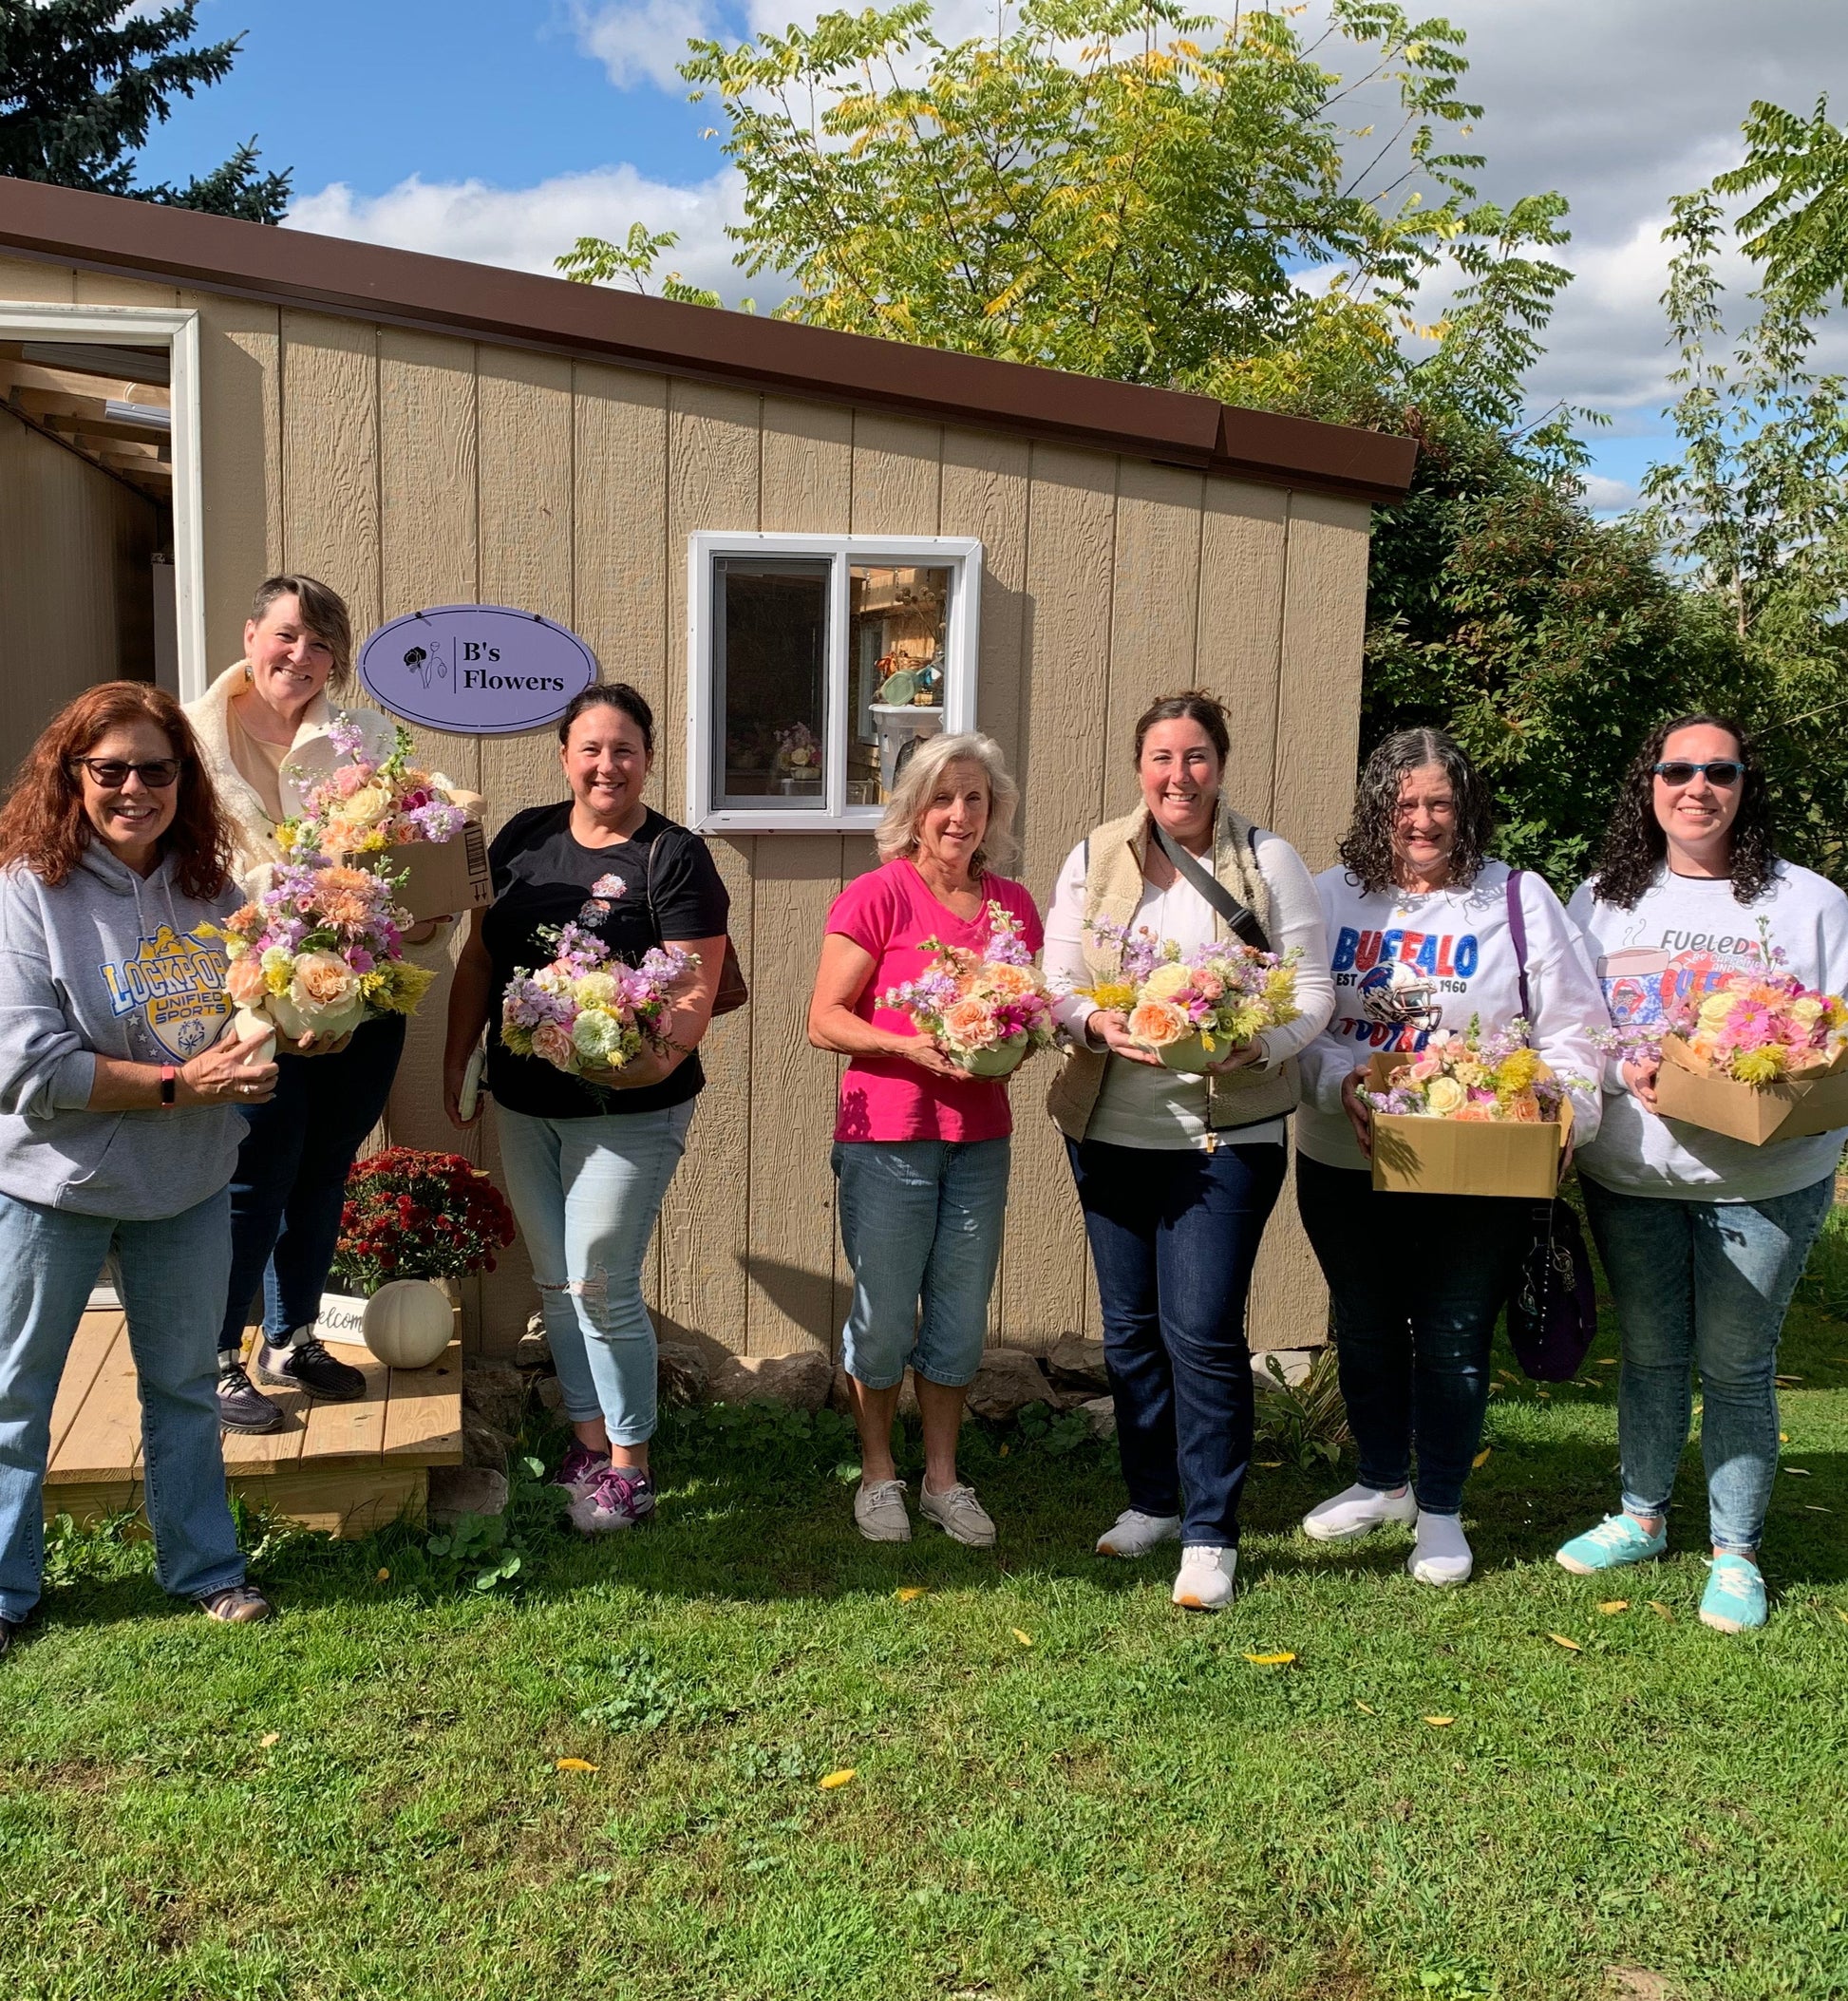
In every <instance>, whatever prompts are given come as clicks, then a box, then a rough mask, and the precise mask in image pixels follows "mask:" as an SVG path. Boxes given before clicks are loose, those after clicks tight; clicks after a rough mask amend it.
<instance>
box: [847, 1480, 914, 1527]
mask: <svg viewBox="0 0 1848 2001" xmlns="http://www.w3.org/2000/svg"><path fill="white" fill-rule="evenodd" d="M854 1526H855V1527H856V1528H857V1529H858V1531H859V1532H860V1534H861V1535H862V1536H864V1537H865V1538H866V1539H867V1541H869V1542H909V1541H910V1540H911V1517H910V1516H909V1515H907V1514H906V1513H905V1482H903V1481H902V1480H876V1481H874V1482H872V1483H871V1484H870V1485H869V1484H868V1483H867V1482H865V1481H863V1480H862V1481H861V1482H860V1483H859V1485H858V1486H857V1487H856V1488H855V1489H854Z"/></svg>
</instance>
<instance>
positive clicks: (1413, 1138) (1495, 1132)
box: [1367, 1052, 1572, 1202]
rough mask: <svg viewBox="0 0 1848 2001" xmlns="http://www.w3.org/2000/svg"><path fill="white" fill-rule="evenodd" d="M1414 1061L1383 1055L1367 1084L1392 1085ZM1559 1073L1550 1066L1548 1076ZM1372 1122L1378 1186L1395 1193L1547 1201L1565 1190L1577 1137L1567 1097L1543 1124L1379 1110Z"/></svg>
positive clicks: (1375, 1059)
mask: <svg viewBox="0 0 1848 2001" xmlns="http://www.w3.org/2000/svg"><path fill="white" fill-rule="evenodd" d="M1412 1060H1413V1059H1412V1058H1411V1056H1410V1055H1408V1054H1405V1053H1403V1052H1395V1053H1393V1054H1390V1055H1387V1054H1376V1055H1375V1056H1374V1057H1373V1058H1372V1059H1371V1060H1370V1061H1369V1062H1368V1064H1367V1088H1368V1089H1369V1090H1373V1091H1385V1090H1389V1089H1390V1088H1391V1085H1392V1073H1393V1072H1394V1071H1395V1070H1396V1069H1399V1068H1400V1067H1402V1066H1404V1065H1405V1064H1408V1063H1410V1062H1411V1061H1412ZM1552 1074H1553V1073H1552V1071H1550V1070H1549V1069H1548V1068H1547V1067H1546V1066H1545V1065H1544V1064H1542V1065H1541V1067H1540V1075H1541V1076H1542V1077H1543V1078H1544V1077H1550V1076H1551V1075H1552ZM1372 1127H1373V1185H1374V1187H1375V1188H1380V1189H1384V1190H1386V1192H1387V1193H1388V1194H1393V1195H1499V1196H1507V1197H1511V1198H1515V1199H1525V1200H1527V1201H1534V1202H1546V1201H1551V1200H1552V1199H1553V1198H1554V1196H1555V1195H1556V1194H1557V1192H1558V1188H1559V1172H1560V1167H1561V1164H1562V1163H1563V1161H1564V1160H1565V1152H1566V1142H1567V1141H1568V1140H1569V1139H1570V1138H1571V1136H1572V1100H1571V1099H1570V1098H1567V1099H1565V1100H1563V1101H1562V1102H1561V1104H1560V1106H1559V1117H1558V1119H1557V1120H1556V1121H1549V1122H1547V1123H1541V1124H1537V1125H1520V1124H1517V1123H1515V1122H1514V1121H1513V1120H1507V1119H1498V1120H1493V1121H1488V1120H1484V1121H1480V1122H1479V1121H1474V1120H1462V1121H1459V1120H1456V1119H1411V1118H1405V1117H1403V1116H1401V1115H1400V1114H1398V1113H1394V1112H1375V1113H1374V1114H1373V1117H1372Z"/></svg>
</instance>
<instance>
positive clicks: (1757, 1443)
mask: <svg viewBox="0 0 1848 2001" xmlns="http://www.w3.org/2000/svg"><path fill="white" fill-rule="evenodd" d="M1834 1183H1835V1177H1834V1176H1833V1175H1830V1176H1828V1177H1827V1178H1825V1179H1824V1180H1820V1181H1816V1182H1813V1183H1812V1184H1811V1185H1810V1186H1809V1187H1807V1188H1800V1189H1798V1190H1797V1192H1796V1193H1795V1194H1794V1195H1781V1196H1777V1197H1775V1198H1774V1199H1772V1200H1770V1201H1767V1202H1699V1201H1679V1200H1675V1199H1668V1198H1663V1197H1660V1196H1636V1195H1619V1194H1617V1193H1616V1192H1615V1191H1614V1190H1613V1189H1610V1188H1602V1187H1600V1186H1599V1185H1598V1184H1597V1182H1595V1181H1593V1180H1587V1181H1585V1183H1584V1187H1585V1209H1586V1213H1587V1215H1588V1216H1589V1217H1590V1218H1591V1223H1592V1236H1593V1239H1594V1240H1595V1241H1596V1244H1597V1251H1598V1255H1599V1256H1600V1257H1601V1258H1602V1259H1603V1260H1604V1270H1605V1274H1606V1276H1607V1277H1608V1278H1609V1279H1610V1281H1611V1296H1612V1299H1613V1300H1614V1301H1615V1303H1616V1308H1617V1319H1618V1322H1619V1323H1620V1325H1621V1327H1622V1330H1623V1373H1622V1376H1621V1378H1620V1380H1619V1383H1618V1389H1617V1447H1618V1457H1619V1459H1620V1461H1621V1462H1622V1466H1623V1487H1624V1491H1623V1504H1624V1506H1625V1507H1626V1508H1627V1509H1629V1510H1630V1512H1631V1514H1633V1515H1660V1514H1663V1513H1665V1512H1666V1511H1667V1508H1668V1505H1669V1494H1670V1493H1671V1492H1672V1491H1673V1488H1674V1483H1675V1469H1676V1468H1677V1467H1678V1466H1679V1465H1680V1463H1681V1454H1682V1448H1683V1447H1684V1446H1685V1445H1686V1444H1687V1443H1688V1423H1689V1420H1690V1418H1691V1416H1692V1411H1693V1372H1694V1370H1695V1369H1699V1370H1700V1373H1701V1456H1702V1458H1703V1459H1704V1460H1705V1461H1706V1463H1707V1523H1708V1528H1709V1531H1710V1534H1711V1539H1712V1542H1713V1545H1714V1547H1715V1548H1717V1549H1722V1550H1736V1551H1738V1552H1740V1553H1742V1554H1749V1553H1750V1552H1751V1551H1753V1550H1756V1549H1757V1547H1758V1545H1759V1540H1760V1539H1761V1537H1763V1533H1764V1516H1765V1510H1766V1509H1767V1507H1768V1506H1769V1505H1770V1501H1771V1483H1772V1482H1773V1481H1774V1480H1775V1479H1776V1477H1777V1471H1778V1386H1777V1381H1776V1376H1777V1368H1778V1336H1779V1335H1780V1333H1782V1331H1783V1316H1784V1309H1785V1308H1786V1307H1788V1306H1789V1304H1790V1295H1791V1293H1794V1292H1795V1291H1796V1290H1797V1281H1798V1279H1799V1278H1801V1276H1802V1274H1803V1264H1804V1260H1805V1259H1806V1258H1807V1257H1808V1256H1809V1254H1810V1246H1811V1245H1812V1244H1814V1243H1815V1241H1816V1239H1817V1236H1818V1235H1819V1233H1820V1230H1821V1228H1822V1224H1823V1222H1824V1220H1825V1219H1826V1218H1827V1217H1828V1214H1829V1204H1830V1202H1831V1200H1832V1199H1833V1198H1834V1192H1835V1191H1834Z"/></svg>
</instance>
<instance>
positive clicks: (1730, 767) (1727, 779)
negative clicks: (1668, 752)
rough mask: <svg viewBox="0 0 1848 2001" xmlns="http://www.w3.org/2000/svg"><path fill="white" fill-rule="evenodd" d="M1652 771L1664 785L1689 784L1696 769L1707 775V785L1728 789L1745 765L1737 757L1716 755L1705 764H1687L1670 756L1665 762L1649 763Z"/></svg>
mask: <svg viewBox="0 0 1848 2001" xmlns="http://www.w3.org/2000/svg"><path fill="white" fill-rule="evenodd" d="M1650 770H1651V771H1653V772H1654V773H1655V775H1656V777H1657V778H1659V779H1660V780H1661V781H1662V783H1664V784H1665V785H1691V784H1692V783H1694V774H1695V772H1697V771H1700V772H1704V773H1706V775H1707V783H1708V784H1709V785H1718V786H1719V787H1720V788H1721V789H1722V790H1723V791H1729V790H1730V789H1731V788H1732V787H1733V786H1734V785H1736V784H1737V783H1739V781H1740V780H1741V779H1742V778H1744V775H1745V767H1744V765H1742V764H1741V763H1740V762H1739V760H1738V759H1737V758H1732V757H1716V758H1713V759H1711V760H1710V761H1709V762H1708V763H1707V764H1705V765H1689V764H1686V763H1684V762H1683V761H1682V760H1681V759H1680V758H1670V759H1669V760H1668V762H1667V763H1665V764H1660V765H1650Z"/></svg>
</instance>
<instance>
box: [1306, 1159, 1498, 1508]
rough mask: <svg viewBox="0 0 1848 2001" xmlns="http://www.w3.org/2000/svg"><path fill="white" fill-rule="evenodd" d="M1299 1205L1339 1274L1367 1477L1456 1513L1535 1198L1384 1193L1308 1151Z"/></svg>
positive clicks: (1341, 1342) (1335, 1299)
mask: <svg viewBox="0 0 1848 2001" xmlns="http://www.w3.org/2000/svg"><path fill="white" fill-rule="evenodd" d="M1296 1206H1297V1209H1298V1210H1299V1211H1300V1212H1301V1215H1302V1218H1303V1228H1304V1230H1305V1231H1307V1233H1308V1235H1309V1240H1310V1244H1311V1248H1312V1249H1313V1250H1314V1252H1315V1257H1316V1262H1317V1263H1318V1264H1320V1265H1321V1267H1322V1275H1323V1276H1324V1277H1325V1278H1326V1279H1327V1280H1328V1281H1329V1298H1330V1301H1331V1303H1332V1305H1333V1309H1334V1337H1335V1350H1336V1356H1337V1361H1338V1364H1339V1367H1340V1370H1341V1400H1342V1402H1343V1403H1344V1404H1345V1405H1346V1406H1348V1426H1349V1428H1350V1429H1351V1430H1352V1431H1353V1434H1354V1444H1355V1446H1356V1448H1357V1451H1358V1455H1359V1459H1360V1478H1361V1483H1362V1484H1363V1485H1364V1486H1369V1487H1375V1488H1379V1489H1382V1490H1387V1489H1391V1488H1394V1487H1399V1486H1403V1485H1404V1484H1405V1482H1406V1480H1407V1479H1409V1480H1410V1481H1411V1483H1412V1491H1413V1493H1414V1494H1415V1495H1416V1497H1417V1500H1418V1504H1419V1506H1420V1507H1421V1508H1422V1509H1423V1510H1424V1513H1425V1514H1427V1515H1455V1514H1457V1513H1459V1512H1460V1511H1461V1508H1462V1504H1463V1483H1464V1482H1465V1481H1467V1480H1468V1478H1469V1469H1470V1463H1471V1461H1472V1460H1473V1459H1474V1458H1475V1456H1476V1448H1477V1445H1478V1444H1479V1443H1480V1440H1481V1436H1482V1419H1483V1416H1484V1414H1485V1413H1486V1411H1487V1409H1488V1402H1489V1350H1490V1346H1491V1343H1492V1342H1493V1340H1494V1337H1495V1323H1496V1320H1497V1319H1498V1318H1499V1315H1500V1312H1501V1309H1502V1306H1503V1304H1504V1302H1505V1301H1506V1299H1507V1297H1508V1293H1509V1292H1510V1290H1511V1289H1512V1287H1513V1284H1514V1280H1515V1277H1516V1274H1517V1273H1518V1269H1519V1264H1520V1257H1521V1254H1522V1252H1523V1251H1524V1250H1525V1249H1526V1247H1527V1244H1528V1242H1529V1241H1530V1240H1531V1238H1532V1236H1533V1232H1534V1205H1533V1204H1532V1203H1531V1202H1522V1201H1515V1200H1512V1199H1508V1198H1506V1197H1502V1196H1492V1195H1395V1194H1391V1193H1386V1192H1383V1191H1381V1190H1379V1189H1376V1188H1375V1187H1374V1186H1373V1178H1372V1176H1371V1174H1370V1173H1368V1172H1367V1170H1366V1169H1364V1168H1353V1167H1328V1166H1325V1165H1324V1164H1323V1163H1322V1162H1321V1161H1311V1159H1310V1158H1309V1157H1308V1155H1307V1154H1300V1153H1299V1154H1298V1155H1297V1156H1296ZM1414 1447H1416V1450H1417V1465H1416V1468H1414V1466H1413V1460H1412V1455H1413V1448H1414Z"/></svg>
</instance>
